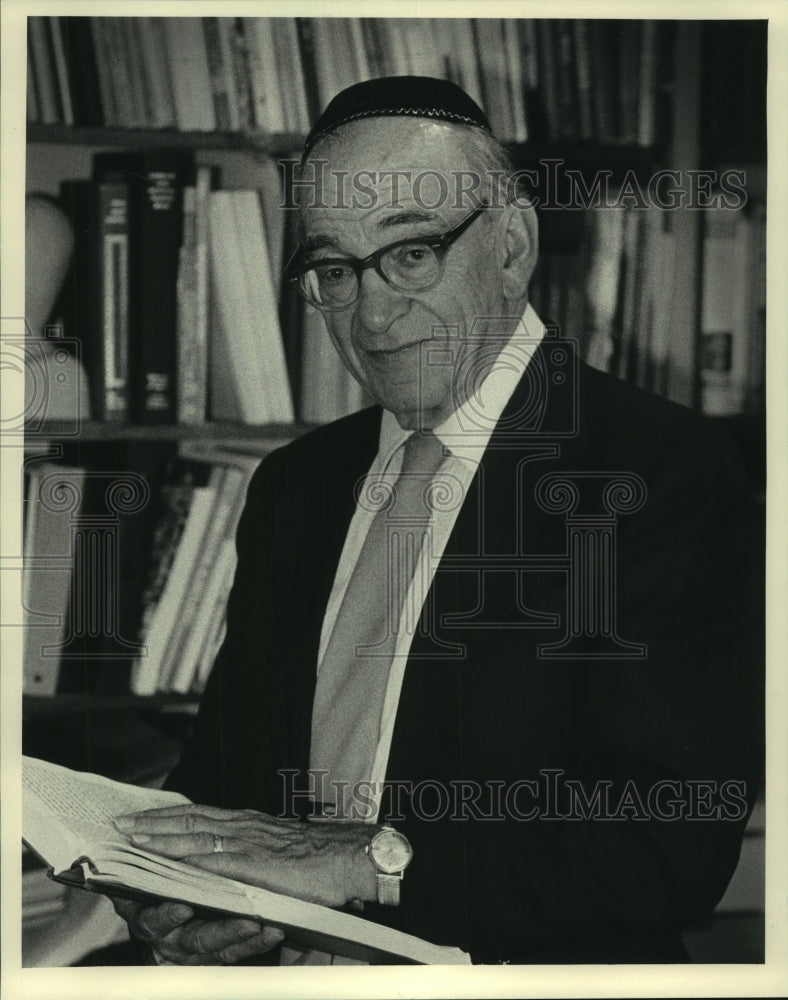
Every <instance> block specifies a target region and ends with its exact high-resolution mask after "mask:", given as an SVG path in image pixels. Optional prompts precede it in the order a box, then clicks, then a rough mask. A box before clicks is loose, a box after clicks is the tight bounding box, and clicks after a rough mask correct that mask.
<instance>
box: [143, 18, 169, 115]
mask: <svg viewBox="0 0 788 1000" xmlns="http://www.w3.org/2000/svg"><path fill="white" fill-rule="evenodd" d="M138 20H139V25H138V27H139V36H140V46H141V48H142V59H143V63H144V66H145V72H146V77H147V85H148V89H149V92H150V101H151V110H152V122H153V125H154V126H155V127H156V128H172V127H173V126H174V125H175V99H174V97H173V94H172V84H171V82H170V74H169V68H168V66H167V45H166V40H165V28H164V25H163V24H162V23H161V19H160V18H156V17H141V18H139V19H138Z"/></svg>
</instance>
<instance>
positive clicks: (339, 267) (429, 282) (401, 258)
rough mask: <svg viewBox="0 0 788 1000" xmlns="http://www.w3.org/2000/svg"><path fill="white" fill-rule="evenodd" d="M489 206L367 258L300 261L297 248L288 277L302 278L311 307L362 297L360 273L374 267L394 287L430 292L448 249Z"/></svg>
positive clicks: (328, 308) (340, 305)
mask: <svg viewBox="0 0 788 1000" xmlns="http://www.w3.org/2000/svg"><path fill="white" fill-rule="evenodd" d="M489 207H490V206H489V205H480V206H479V208H477V209H475V210H474V211H473V212H471V214H470V215H468V216H466V217H465V218H464V219H463V220H462V222H460V223H458V224H457V225H456V226H455V227H454V228H453V229H450V230H449V231H448V232H447V233H443V234H442V235H441V236H416V237H414V238H412V239H408V240H397V242H396V243H389V245H388V246H385V247H381V248H380V250H376V251H375V253H372V254H370V255H369V257H365V258H364V259H363V260H361V259H359V258H358V257H323V258H322V259H320V260H315V261H312V262H311V263H308V264H298V263H297V261H298V257H299V253H298V252H297V253H296V255H295V256H294V257H293V259H292V260H291V261H290V263H289V264H288V265H287V267H286V268H285V271H284V278H285V280H286V281H296V282H298V290H299V291H300V292H301V294H302V295H303V296H304V298H305V299H306V300H307V302H309V303H310V304H311V305H313V306H316V307H317V308H318V309H321V310H323V311H324V312H333V311H335V310H339V309H347V308H348V306H352V305H353V303H354V302H355V301H356V300H357V299H358V291H359V288H360V287H361V272H362V271H366V270H367V269H368V268H371V267H374V269H375V271H376V272H377V273H378V274H379V275H380V277H381V278H383V280H384V281H385V282H386V283H387V284H388V285H390V286H391V287H392V288H396V289H397V291H400V292H425V291H427V289H429V288H434V287H435V285H437V284H438V282H439V281H440V280H441V278H442V277H443V272H444V269H445V264H446V253H447V251H448V249H449V247H450V246H451V245H452V244H453V243H454V242H455V241H456V240H458V239H459V238H460V236H462V234H463V233H464V232H465V230H466V229H468V227H469V226H470V225H471V223H473V222H474V221H475V220H476V219H478V217H479V216H480V215H481V213H482V212H483V211H484V210H485V209H486V208H489Z"/></svg>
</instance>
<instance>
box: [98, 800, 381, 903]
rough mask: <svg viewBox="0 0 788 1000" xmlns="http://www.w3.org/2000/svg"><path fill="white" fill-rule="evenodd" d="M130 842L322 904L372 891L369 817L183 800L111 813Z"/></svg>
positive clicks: (372, 896) (369, 897) (369, 896)
mask: <svg viewBox="0 0 788 1000" xmlns="http://www.w3.org/2000/svg"><path fill="white" fill-rule="evenodd" d="M115 825H116V827H117V828H118V829H119V830H121V831H122V832H123V833H125V834H126V835H128V836H129V837H130V838H131V841H132V843H133V844H135V845H137V846H139V847H141V848H143V849H144V850H146V851H151V852H153V853H155V854H162V855H164V856H165V857H168V858H179V859H180V860H182V861H185V862H187V863H189V864H191V865H195V866H196V867H198V868H203V869H205V870H206V871H210V872H216V873H217V874H220V875H225V876H227V877H228V878H232V879H236V880H237V881H239V882H246V883H247V884H249V885H256V886H260V887H262V888H263V889H270V890H272V891H273V892H280V893H283V894H285V895H288V896H295V897H297V898H299V899H305V900H307V901H309V902H311V903H321V904H323V905H324V906H343V905H344V904H345V903H347V902H348V901H349V900H352V899H361V900H373V899H375V898H376V894H377V893H376V884H375V867H374V865H373V864H372V861H371V860H370V859H369V858H368V857H367V856H366V855H365V853H364V850H363V848H364V846H365V845H366V844H368V843H369V840H370V838H371V836H372V834H373V833H374V832H375V828H374V827H372V826H370V825H369V824H366V823H339V822H331V821H329V822H325V823H303V822H299V821H297V820H283V819H276V818H274V817H272V816H267V815H266V814H265V813H259V812H255V811H254V810H251V809H242V810H227V809H216V808H213V807H211V806H198V805H191V804H189V805H182V806H171V807H169V808H166V809H149V810H146V811H145V812H139V813H130V814H129V815H127V816H119V817H118V818H117V819H116V820H115Z"/></svg>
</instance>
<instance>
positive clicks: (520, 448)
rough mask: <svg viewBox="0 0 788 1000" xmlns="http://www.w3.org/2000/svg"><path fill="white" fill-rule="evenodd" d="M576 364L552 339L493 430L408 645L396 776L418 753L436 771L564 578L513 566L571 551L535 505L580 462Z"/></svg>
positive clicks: (394, 754)
mask: <svg viewBox="0 0 788 1000" xmlns="http://www.w3.org/2000/svg"><path fill="white" fill-rule="evenodd" d="M556 355H557V359H556ZM578 369H579V366H578V365H577V363H576V361H575V356H574V353H573V351H572V350H571V345H569V344H567V342H565V341H558V340H557V339H555V338H552V337H549V335H548V336H546V338H545V340H544V341H543V342H542V344H541V345H540V347H539V348H538V350H537V351H536V353H535V354H534V357H533V358H532V359H531V362H530V364H529V366H528V369H527V370H526V372H525V374H524V376H523V378H522V379H521V380H520V383H519V384H518V386H517V388H516V389H515V392H514V393H513V394H512V398H511V399H510V401H509V403H508V404H507V406H506V408H505V409H504V412H503V413H502V415H501V418H500V420H499V421H498V424H497V425H496V429H495V431H494V433H493V435H492V437H491V439H490V443H489V445H488V447H487V449H486V451H485V453H484V455H483V458H482V461H481V463H480V465H479V468H478V470H477V472H476V475H475V476H474V478H473V481H472V483H471V486H470V488H469V490H468V493H467V495H466V499H465V502H464V504H463V507H462V509H461V511H460V513H459V515H458V518H457V521H456V523H455V526H454V529H453V531H452V533H451V535H450V538H449V541H448V543H447V546H446V550H445V553H444V557H443V559H442V561H441V565H440V567H439V568H438V570H437V572H436V575H435V579H434V581H433V584H432V587H431V589H430V593H429V595H428V598H427V601H426V602H425V611H424V617H423V619H422V629H421V633H420V634H419V635H417V636H416V637H415V638H414V641H413V644H412V647H411V652H410V656H409V659H408V665H407V668H406V670H405V677H404V680H403V686H402V691H401V695H400V702H399V708H398V714H397V721H396V725H395V731H394V737H393V741H392V749H391V755H390V765H389V771H388V773H389V774H390V775H394V776H401V775H403V774H409V773H411V772H410V770H409V769H410V768H412V766H413V759H414V755H415V756H417V757H418V758H419V759H420V763H421V765H422V767H426V771H427V772H429V766H428V761H429V759H430V757H431V756H432V755H434V754H435V753H436V752H438V749H437V748H438V746H439V745H440V743H441V742H444V743H445V741H446V740H447V739H452V738H453V737H452V736H451V733H450V732H449V730H450V729H451V727H452V726H453V725H455V720H456V718H457V716H458V712H459V701H457V699H460V700H462V698H463V697H464V696H463V691H467V690H469V689H470V688H471V687H472V685H473V684H474V683H475V682H476V680H477V678H478V676H479V674H480V672H481V671H482V670H483V669H484V663H485V658H486V656H487V652H488V650H489V649H490V647H491V646H492V644H493V642H494V640H495V638H496V636H498V635H499V633H500V632H501V630H502V629H515V628H527V627H529V625H530V626H531V627H532V626H533V625H534V624H537V623H538V622H539V620H540V618H539V597H540V595H541V594H543V593H544V592H545V591H547V590H550V589H551V588H555V587H556V586H561V585H562V583H563V581H562V580H561V578H560V575H559V574H557V573H556V572H528V573H525V574H522V575H519V576H518V571H517V569H516V565H517V563H518V561H519V564H520V565H521V566H522V557H523V556H535V555H542V554H548V553H556V552H560V551H561V550H562V549H563V546H564V520H563V518H562V517H560V516H556V515H555V514H554V513H550V512H548V511H546V510H545V509H544V508H543V507H542V506H541V505H540V504H539V503H538V501H537V499H536V487H537V483H538V481H539V480H540V478H541V477H542V476H544V475H547V474H551V473H556V472H559V471H561V470H563V469H568V468H572V467H573V466H574V465H575V464H576V463H578V462H579V461H581V460H582V459H581V456H582V454H583V453H584V451H585V446H586V444H585V435H584V433H583V431H582V428H583V424H584V422H583V419H582V414H583V410H584V408H585V405H584V393H583V386H582V385H581V384H580V383H579V381H578V376H579V370H578ZM556 375H559V376H563V377H559V378H555V376H556ZM501 557H503V558H501ZM512 557H513V558H512ZM507 558H511V563H510V564H509V566H508V567H507V566H506V559H507ZM523 595H524V597H525V607H523V601H522V598H523ZM441 652H443V654H444V656H443V657H442V658H441V657H439V655H438V654H440V653H441ZM413 720H418V721H417V722H416V725H415V731H414V727H413V725H412V721H413ZM425 734H428V736H427V739H425V738H424V737H425Z"/></svg>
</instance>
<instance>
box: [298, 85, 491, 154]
mask: <svg viewBox="0 0 788 1000" xmlns="http://www.w3.org/2000/svg"><path fill="white" fill-rule="evenodd" d="M395 117H406V118H431V119H432V120H433V121H439V122H454V123H455V124H459V125H475V126H476V127H477V128H481V129H484V130H485V131H487V132H489V131H491V129H490V123H489V121H488V120H487V116H486V115H485V113H484V112H483V111H482V109H481V108H480V107H479V105H478V104H477V103H476V101H474V100H473V99H472V98H471V97H469V96H468V94H466V93H465V91H464V90H463V89H462V88H461V87H458V86H457V84H456V83H451V82H450V81H449V80H438V79H435V78H434V77H430V76H384V77H380V78H379V79H377V80H365V81H364V82H363V83H354V84H353V86H352V87H348V88H347V89H346V90H342V91H340V92H339V93H338V94H337V95H336V97H334V98H333V99H332V100H331V102H330V103H329V105H328V107H327V108H326V109H325V111H324V112H323V114H322V115H320V117H319V118H318V120H317V121H316V122H315V125H314V127H313V128H312V131H311V132H310V133H309V135H308V136H307V137H306V142H305V143H304V152H303V156H302V160H303V159H304V158H305V157H306V156H307V154H308V153H309V150H310V149H311V148H312V147H313V146H314V145H315V143H316V142H317V141H318V139H321V138H322V137H323V136H324V135H327V134H328V133H329V132H333V131H334V129H337V128H339V126H340V125H346V124H347V123H348V122H354V121H358V120H359V119H361V118H395Z"/></svg>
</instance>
